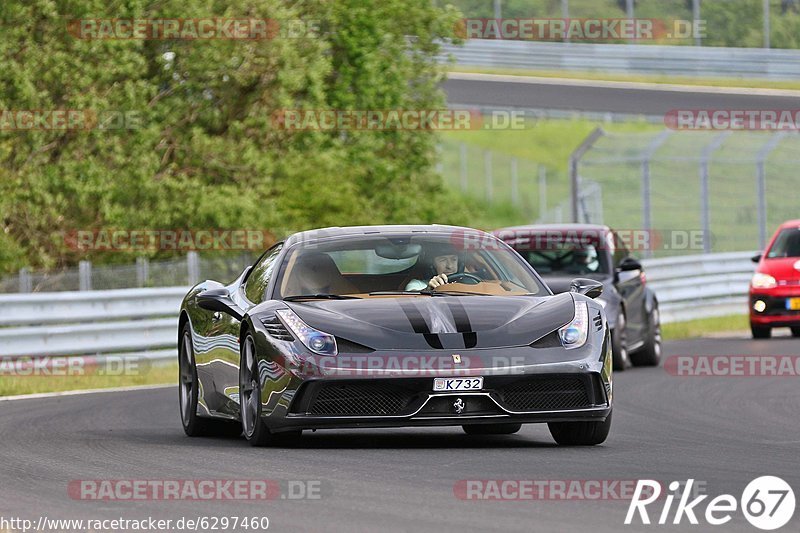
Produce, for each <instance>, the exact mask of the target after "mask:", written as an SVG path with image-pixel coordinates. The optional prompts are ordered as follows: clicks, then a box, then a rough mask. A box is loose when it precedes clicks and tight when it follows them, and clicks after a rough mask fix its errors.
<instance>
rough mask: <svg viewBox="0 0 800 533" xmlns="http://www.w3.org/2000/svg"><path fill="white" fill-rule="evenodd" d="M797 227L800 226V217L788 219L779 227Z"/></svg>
mask: <svg viewBox="0 0 800 533" xmlns="http://www.w3.org/2000/svg"><path fill="white" fill-rule="evenodd" d="M797 227H800V219H795V220H787V221H786V222H784V223H783V224H781V225H780V227H779V228H778V229H786V228H797Z"/></svg>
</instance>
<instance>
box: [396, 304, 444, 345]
mask: <svg viewBox="0 0 800 533" xmlns="http://www.w3.org/2000/svg"><path fill="white" fill-rule="evenodd" d="M398 304H399V305H400V308H401V309H402V310H403V312H404V313H405V314H406V317H407V318H408V322H409V323H410V324H411V328H412V329H413V330H414V333H419V334H421V335H423V336H424V337H425V342H427V343H428V346H430V347H431V348H434V349H436V350H441V349H442V348H443V346H442V341H441V339H440V338H439V336H438V335H436V334H434V333H431V330H430V328H429V327H428V323H427V322H425V317H423V316H422V313H421V312H420V311H419V309H418V308H417V306H416V305H414V302H407V301H399V302H398Z"/></svg>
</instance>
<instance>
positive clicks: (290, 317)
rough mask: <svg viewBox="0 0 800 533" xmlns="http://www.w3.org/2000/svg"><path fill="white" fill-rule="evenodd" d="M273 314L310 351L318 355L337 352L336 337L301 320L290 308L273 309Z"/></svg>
mask: <svg viewBox="0 0 800 533" xmlns="http://www.w3.org/2000/svg"><path fill="white" fill-rule="evenodd" d="M275 314H276V315H278V318H280V319H281V322H283V324H284V325H285V326H286V327H287V328H289V329H290V330H291V331H292V333H294V336H295V337H297V338H298V339H300V342H302V343H303V344H304V345H305V346H306V348H308V349H309V350H311V351H312V352H314V353H316V354H319V355H336V354H337V353H339V350H338V348H337V347H336V337H334V336H333V335H331V334H330V333H325V332H324V331H320V330H318V329H314V328H312V327H311V326H309V325H308V324H306V323H305V322H303V321H302V320H301V319H300V317H299V316H297V315H296V314H295V312H294V311H292V310H291V309H279V310H277V311H275Z"/></svg>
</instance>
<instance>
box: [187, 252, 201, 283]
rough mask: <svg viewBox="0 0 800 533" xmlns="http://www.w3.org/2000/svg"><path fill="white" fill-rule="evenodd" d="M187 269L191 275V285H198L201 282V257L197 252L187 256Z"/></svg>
mask: <svg viewBox="0 0 800 533" xmlns="http://www.w3.org/2000/svg"><path fill="white" fill-rule="evenodd" d="M186 269H187V273H188V274H189V285H196V284H197V283H199V282H200V257H199V256H198V255H197V252H189V253H187V254H186Z"/></svg>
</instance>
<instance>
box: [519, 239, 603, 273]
mask: <svg viewBox="0 0 800 533" xmlns="http://www.w3.org/2000/svg"><path fill="white" fill-rule="evenodd" d="M533 242H534V240H533V239H531V244H533ZM537 244H538V246H536V247H533V246H525V249H517V252H519V254H520V255H522V257H523V258H524V259H525V260H526V261H527V262H528V263H530V264H531V266H533V268H535V269H536V271H537V272H538V273H539V274H540V275H542V276H545V277H547V276H561V275H563V276H591V275H594V274H607V273H608V267H607V265H606V262H605V261H603V260H602V258H601V257H600V252H599V251H598V249H597V247H596V246H595V245H594V244H589V243H585V242H570V241H555V240H548V241H537Z"/></svg>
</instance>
